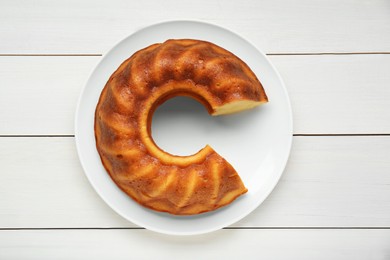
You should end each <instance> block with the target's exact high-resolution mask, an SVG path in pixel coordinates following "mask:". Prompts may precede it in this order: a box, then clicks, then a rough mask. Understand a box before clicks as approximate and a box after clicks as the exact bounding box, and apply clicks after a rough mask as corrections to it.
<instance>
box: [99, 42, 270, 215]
mask: <svg viewBox="0 0 390 260" xmlns="http://www.w3.org/2000/svg"><path fill="white" fill-rule="evenodd" d="M175 96H189V97H192V98H194V99H196V100H198V101H199V102H201V103H202V104H203V105H204V106H205V107H206V108H207V109H208V112H209V113H210V114H211V115H222V114H229V113H234V112H238V111H241V110H245V109H249V108H252V107H255V106H257V105H260V104H262V103H265V102H267V101H268V99H267V96H266V94H265V92H264V89H263V87H262V85H261V83H260V82H259V80H258V79H257V77H256V76H255V74H254V73H253V72H252V71H251V69H250V68H249V67H248V66H247V65H246V64H245V63H244V62H243V61H242V60H240V59H239V58H238V57H236V56H235V55H234V54H232V53H230V52H229V51H227V50H225V49H223V48H221V47H219V46H217V45H215V44H212V43H210V42H205V41H199V40H190V39H181V40H167V41H166V42H164V43H159V44H153V45H151V46H149V47H146V48H144V49H142V50H139V51H138V52H136V53H135V54H133V55H132V56H131V57H130V58H129V59H127V60H126V61H124V62H123V63H122V64H121V65H120V66H119V68H118V69H117V70H116V71H115V72H114V73H113V74H112V75H111V77H110V79H109V80H108V82H107V83H106V85H105V87H104V89H103V91H102V93H101V96H100V99H99V102H98V104H97V107H96V112H95V138H96V146H97V150H98V152H99V154H100V157H101V160H102V163H103V165H104V167H105V169H106V170H107V172H108V173H109V175H110V176H111V178H112V180H113V181H114V182H115V183H116V184H117V186H118V187H119V188H120V189H122V190H123V191H124V192H125V193H126V194H128V195H129V196H130V197H131V198H133V199H134V200H135V201H137V202H138V203H140V204H141V205H143V206H145V207H148V208H151V209H154V210H157V211H163V212H168V213H171V214H175V215H193V214H199V213H202V212H207V211H211V210H215V209H217V208H219V207H222V206H224V205H227V204H229V203H231V202H232V201H233V200H234V199H236V198H237V197H238V196H240V195H242V194H244V193H246V192H247V189H246V188H245V186H244V184H243V183H242V181H241V179H240V177H239V176H238V174H237V172H236V171H235V170H234V168H233V167H232V166H231V165H230V164H229V163H228V162H227V161H226V160H225V159H224V158H222V157H221V156H220V155H219V154H217V153H216V152H215V151H214V150H213V149H212V148H211V147H210V146H208V145H207V146H206V147H205V148H203V149H201V150H200V151H199V152H198V153H196V154H194V155H191V156H175V155H171V154H169V153H167V152H165V151H163V150H161V149H160V148H159V147H157V146H156V144H155V143H154V142H153V139H152V137H151V119H152V115H153V113H154V111H155V110H156V108H157V107H158V106H159V105H161V104H162V103H163V102H165V101H166V100H167V99H170V98H172V97H175Z"/></svg>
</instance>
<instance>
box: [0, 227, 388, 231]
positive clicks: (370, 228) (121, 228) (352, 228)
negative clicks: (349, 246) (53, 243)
mask: <svg viewBox="0 0 390 260" xmlns="http://www.w3.org/2000/svg"><path fill="white" fill-rule="evenodd" d="M222 229H227V230H229V229H230V230H233V229H234V230H236V229H240V230H251V229H264V230H270V229H279V230H301V229H310V230H328V229H342V230H359V229H360V230H374V229H390V227H224V228H222ZM26 230H27V231H28V230H32V231H34V230H146V228H143V227H67V228H43V227H42V228H0V232H1V231H26Z"/></svg>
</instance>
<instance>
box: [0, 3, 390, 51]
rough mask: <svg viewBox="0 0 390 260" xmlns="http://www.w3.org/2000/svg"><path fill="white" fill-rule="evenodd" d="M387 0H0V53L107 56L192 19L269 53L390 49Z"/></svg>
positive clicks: (389, 21) (389, 23) (388, 5)
mask: <svg viewBox="0 0 390 260" xmlns="http://www.w3.org/2000/svg"><path fill="white" fill-rule="evenodd" d="M389 7H390V3H389V2H388V1H386V0H375V1H362V2H359V3H356V1H354V0H343V1H339V0H331V1H321V0H316V1H312V0H294V1H283V0H277V1H275V0H269V1H253V0H245V1H240V2H237V1H228V2H226V1H224V2H221V1H209V0H199V1H176V0H167V1H163V2H161V1H157V0H154V1H132V2H127V1H121V0H112V1H101V2H100V1H99V3H96V1H92V0H89V1H63V2H57V1H55V2H48V1H42V0H40V1H33V2H31V1H13V0H8V1H2V3H1V8H0V17H1V19H2V22H1V23H0V34H1V35H2V39H6V40H2V41H0V53H2V54H36V53H41V54H56V53H57V54H59V53H65V54H91V53H92V54H93V53H98V54H99V53H105V52H106V51H107V50H108V49H109V48H111V46H113V45H114V44H115V43H116V42H117V41H119V40H121V39H122V38H124V37H126V36H127V35H129V34H131V33H133V32H134V31H136V30H138V29H140V28H143V27H145V26H148V25H150V24H153V23H156V22H160V21H164V20H177V19H195V20H201V21H207V22H211V23H216V24H218V25H220V26H223V27H227V28H229V29H231V30H233V31H235V32H237V33H239V34H241V35H242V36H244V37H245V38H247V39H248V40H250V41H251V42H253V43H255V44H256V45H257V46H258V47H260V48H261V49H262V50H264V51H265V52H267V53H313V52H314V53H323V52H328V53H329V52H385V51H387V52H389V51H390V34H389V33H388V32H389V31H390V16H389V15H388V14H389V13H388V10H389Z"/></svg>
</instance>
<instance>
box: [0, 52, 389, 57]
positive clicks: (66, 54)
mask: <svg viewBox="0 0 390 260" xmlns="http://www.w3.org/2000/svg"><path fill="white" fill-rule="evenodd" d="M376 54H379V55H382V54H390V52H388V51H383V52H380V51H376V52H294V53H266V55H267V56H317V55H376ZM19 56H20V57H24V56H26V57H31V56H32V57H45V56H48V57H73V56H74V57H82V56H87V57H101V56H103V54H101V53H87V54H85V53H84V54H83V53H51V54H50V53H49V54H45V53H42V54H39V53H26V54H17V53H2V54H0V57H19Z"/></svg>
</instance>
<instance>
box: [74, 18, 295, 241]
mask: <svg viewBox="0 0 390 260" xmlns="http://www.w3.org/2000/svg"><path fill="white" fill-rule="evenodd" d="M180 38H191V39H199V40H206V41H210V42H213V43H215V44H217V45H219V46H221V47H223V48H225V49H227V50H229V51H231V52H232V53H234V54H235V55H237V56H238V57H240V58H241V59H242V60H243V61H245V62H246V63H247V64H248V65H249V67H250V68H251V69H252V70H253V71H254V72H255V74H256V75H257V77H258V78H259V80H260V81H261V82H262V84H263V86H264V89H265V91H266V93H267V95H268V98H269V103H267V104H265V105H262V106H260V107H257V108H255V109H253V110H250V111H245V112H242V113H238V114H234V115H227V116H220V117H211V116H206V112H205V110H204V109H203V108H200V107H202V106H200V105H199V107H198V105H197V103H194V102H192V101H189V100H188V99H183V98H175V99H173V100H176V101H172V102H173V103H172V102H170V101H168V102H167V104H164V105H163V106H162V108H161V109H158V110H157V112H156V116H155V117H154V119H153V128H152V129H153V131H154V132H153V137H154V139H155V140H156V142H157V144H158V145H159V146H160V147H162V148H163V149H165V150H166V151H168V152H170V153H174V154H175V153H176V154H180V155H189V154H191V153H194V152H196V151H197V150H198V149H200V148H202V147H203V146H204V145H206V144H207V143H209V144H210V145H211V146H212V147H213V148H214V149H215V150H216V151H217V152H218V153H219V154H220V155H222V156H223V157H224V158H225V159H226V160H227V161H228V162H230V163H231V164H232V165H233V167H234V168H235V169H236V170H237V172H238V174H239V175H240V176H241V178H242V180H243V182H244V184H245V186H246V187H247V188H248V193H246V194H245V195H243V196H240V197H239V198H238V199H237V200H235V201H234V202H233V203H231V204H230V205H228V206H226V207H223V208H221V209H219V210H216V211H213V212H209V213H204V214H200V215H195V216H173V215H170V214H166V213H160V212H156V211H153V210H149V209H147V208H144V207H142V206H140V205H139V204H137V203H136V202H134V201H133V200H132V199H131V198H130V197H128V196H127V195H126V194H125V193H123V192H122V191H121V190H120V189H119V188H118V187H117V186H116V185H115V183H114V182H113V181H112V180H111V178H110V177H109V175H108V174H107V173H106V171H105V169H104V168H103V166H102V163H101V160H100V157H99V154H98V152H97V150H96V145H95V136H94V112H95V108H96V104H97V102H98V99H99V96H100V93H101V91H102V89H103V87H104V85H105V84H106V82H107V80H108V78H109V77H110V75H111V74H112V73H113V72H114V71H115V70H116V69H117V67H118V66H119V65H120V64H121V63H122V62H123V61H124V60H125V59H127V58H128V57H130V56H131V55H132V54H133V53H134V52H136V51H137V50H139V49H142V48H144V47H146V46H149V45H151V44H153V43H157V42H164V41H165V40H167V39H180ZM175 102H176V103H175ZM180 105H181V106H183V109H181V108H180V107H178V106H180ZM194 111H195V112H194ZM196 111H197V112H196ZM191 113H192V114H191ZM202 115H204V116H202ZM174 124H176V125H175V126H172V125H174ZM191 124H192V125H191ZM178 128H179V129H180V128H181V130H178ZM183 128H184V129H183ZM75 134H76V145H77V151H78V154H79V158H80V161H81V164H82V167H83V169H84V172H85V174H86V175H87V177H88V179H89V181H90V182H91V184H92V186H93V187H94V188H95V190H96V192H97V193H98V194H99V195H100V197H101V198H102V199H103V200H104V201H105V202H106V203H107V204H108V205H109V206H110V207H111V208H113V209H114V210H115V211H116V212H117V213H118V214H120V215H121V216H123V217H124V218H126V219H128V220H129V221H131V222H133V223H135V224H137V225H139V226H142V227H145V228H147V229H149V230H153V231H156V232H160V233H165V234H174V235H194V234H202V233H207V232H211V231H214V230H218V229H221V228H223V227H226V226H229V225H231V224H233V223H235V222H237V221H238V220H240V219H242V218H243V217H245V216H247V215H248V214H249V213H250V212H252V211H253V210H254V209H255V208H256V207H258V206H259V205H260V204H261V203H262V202H263V201H264V200H265V198H266V197H267V196H268V195H269V194H270V192H271V191H272V189H273V188H274V187H275V185H276V184H277V182H278V180H279V178H280V176H281V175H282V172H283V169H284V167H285V165H286V162H287V159H288V156H289V153H290V147H291V141H292V113H291V108H290V102H289V98H288V95H287V92H286V89H285V87H284V84H283V81H282V79H281V77H280V76H279V74H278V72H277V71H276V69H275V68H274V67H273V66H272V64H271V63H270V61H269V60H268V59H267V57H266V56H265V55H264V54H263V53H262V52H260V51H259V50H258V49H256V48H255V47H254V46H253V45H252V44H250V43H249V42H248V41H246V40H245V39H243V38H242V37H240V36H238V35H237V34H235V33H233V32H231V31H229V30H226V29H224V28H221V27H218V26H215V25H212V24H207V23H203V22H195V21H171V22H164V23H159V24H155V25H152V26H149V27H146V28H144V29H141V30H139V31H137V32H135V33H133V34H132V35H130V36H128V37H127V38H125V39H124V40H122V41H121V42H119V43H118V44H116V45H115V46H114V47H113V48H112V49H111V50H110V51H109V52H108V53H107V54H106V55H104V56H103V58H102V59H101V61H100V63H99V64H98V65H97V66H96V68H95V69H94V71H93V72H92V74H91V76H90V77H89V79H88V81H87V83H86V85H85V87H84V89H83V91H82V93H81V96H80V100H79V103H78V108H77V112H76V121H75Z"/></svg>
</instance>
